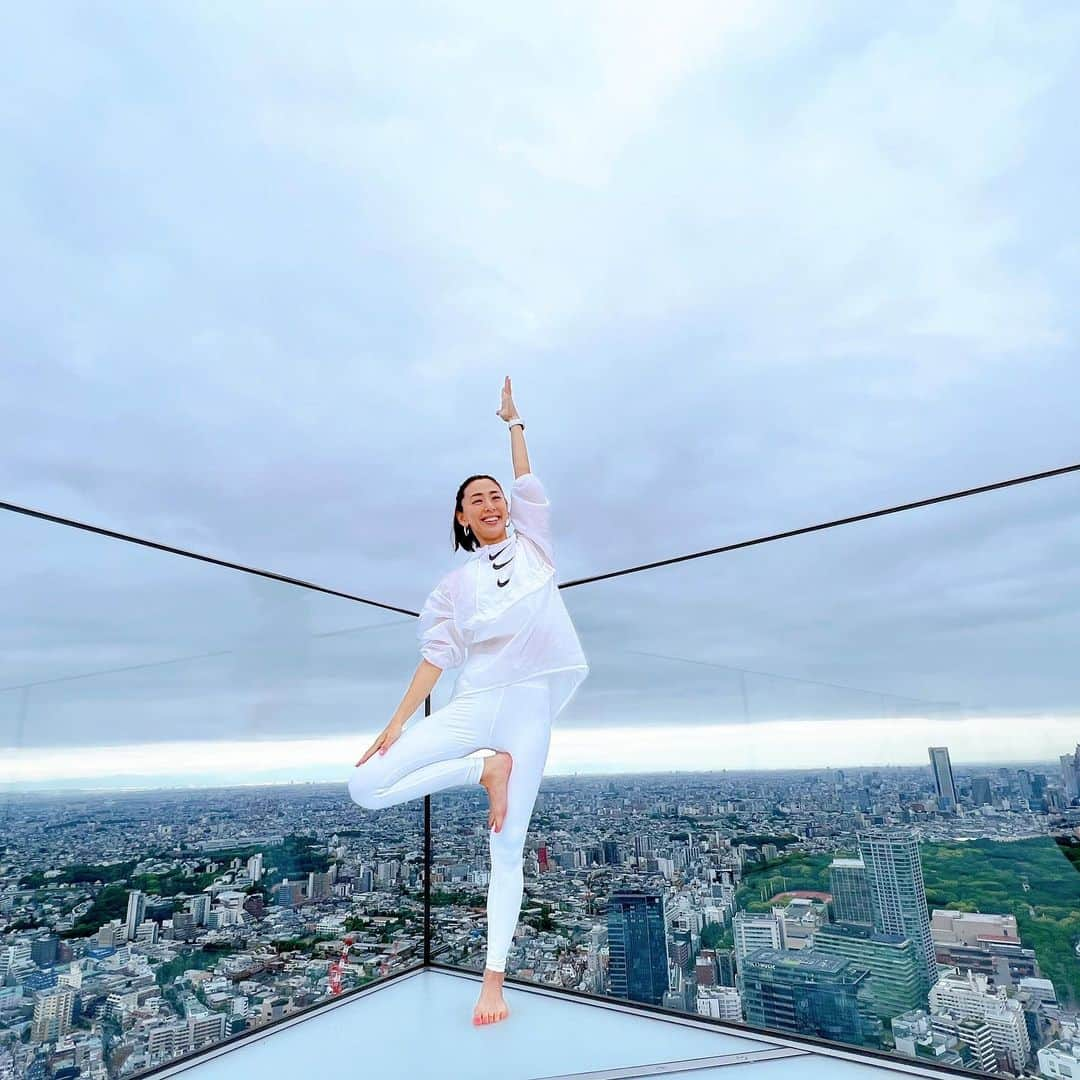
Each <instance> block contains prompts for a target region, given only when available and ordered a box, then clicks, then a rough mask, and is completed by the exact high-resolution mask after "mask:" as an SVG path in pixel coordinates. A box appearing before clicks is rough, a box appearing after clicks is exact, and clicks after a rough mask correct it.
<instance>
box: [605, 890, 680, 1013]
mask: <svg viewBox="0 0 1080 1080" xmlns="http://www.w3.org/2000/svg"><path fill="white" fill-rule="evenodd" d="M664 926H665V923H664V899H663V897H662V896H661V895H660V894H659V893H655V892H644V891H639V890H636V889H624V890H619V891H618V892H615V893H612V896H611V900H610V902H609V905H608V915H607V927H608V953H609V960H608V979H609V981H610V993H611V996H612V997H621V998H627V999H628V1000H630V1001H641V1002H644V1003H645V1004H648V1005H660V1004H661V1003H662V1002H663V1000H664V994H665V993H666V992H667V989H668V956H667V935H666V933H665V929H664Z"/></svg>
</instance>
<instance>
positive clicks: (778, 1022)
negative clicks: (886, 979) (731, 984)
mask: <svg viewBox="0 0 1080 1080" xmlns="http://www.w3.org/2000/svg"><path fill="white" fill-rule="evenodd" d="M868 979H869V972H867V971H866V969H865V968H859V967H856V966H855V965H854V964H853V963H852V962H851V961H850V960H845V959H843V958H842V957H838V956H822V955H821V954H820V953H818V952H816V951H814V950H813V949H802V950H800V951H799V952H785V951H783V950H781V949H755V950H754V951H753V952H752V953H749V954H748V955H747V956H745V957H744V958H743V959H742V960H741V961H740V964H739V975H738V990H739V995H740V996H741V998H742V1003H743V1014H744V1015H745V1017H746V1022H747V1023H748V1024H751V1025H753V1026H755V1027H765V1028H773V1029H775V1030H780V1031H791V1032H796V1033H798V1034H800V1035H816V1036H817V1037H818V1038H822V1039H833V1040H835V1041H837V1042H843V1043H855V1044H873V1043H876V1042H877V1038H878V1035H879V1034H880V1032H881V1022H880V1021H879V1020H878V1019H877V1017H876V1016H875V1015H874V1013H873V1009H872V1007H871V1005H870V1001H869V991H868V989H867V985H866V984H867V980H868Z"/></svg>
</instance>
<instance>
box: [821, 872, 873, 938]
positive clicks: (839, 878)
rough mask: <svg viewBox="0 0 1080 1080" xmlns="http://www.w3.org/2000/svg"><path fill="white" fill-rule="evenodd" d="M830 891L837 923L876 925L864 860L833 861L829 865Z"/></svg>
mask: <svg viewBox="0 0 1080 1080" xmlns="http://www.w3.org/2000/svg"><path fill="white" fill-rule="evenodd" d="M829 890H830V892H831V893H832V908H833V918H834V919H835V920H836V921H837V922H847V923H862V924H863V925H864V926H872V925H873V924H874V909H873V905H872V904H871V902H870V882H869V880H868V879H867V876H866V864H865V863H864V862H863V861H862V859H833V861H832V862H831V863H830V864H829Z"/></svg>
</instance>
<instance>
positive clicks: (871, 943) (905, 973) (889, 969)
mask: <svg viewBox="0 0 1080 1080" xmlns="http://www.w3.org/2000/svg"><path fill="white" fill-rule="evenodd" d="M814 952H817V953H821V954H822V955H823V956H840V957H843V958H845V959H847V960H850V961H851V962H852V964H854V965H855V967H858V968H865V969H866V970H867V971H869V972H870V978H869V981H868V985H869V990H870V999H871V1003H872V1006H873V1009H874V1012H876V1013H877V1015H878V1016H880V1017H881V1018H882V1019H883V1020H891V1019H892V1018H893V1017H894V1016H899V1015H900V1014H901V1013H906V1012H909V1011H910V1010H912V1009H916V1008H918V1007H919V1006H920V1005H921V1004H923V998H922V996H921V995H920V993H919V981H920V980H919V967H918V964H917V963H916V960H915V947H914V945H912V943H911V941H910V939H908V938H906V937H903V936H902V935H901V934H883V933H881V931H879V930H874V929H873V928H872V927H870V926H864V925H862V924H860V923H828V924H826V925H825V926H822V927H821V928H820V929H819V930H818V932H817V933H816V934H815V935H814Z"/></svg>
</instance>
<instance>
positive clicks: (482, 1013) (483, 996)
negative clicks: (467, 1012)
mask: <svg viewBox="0 0 1080 1080" xmlns="http://www.w3.org/2000/svg"><path fill="white" fill-rule="evenodd" d="M504 978H505V976H504V974H503V972H501V971H492V970H491V968H484V985H483V986H482V987H481V988H480V996H479V997H478V998H477V999H476V1007H475V1008H474V1009H473V1014H472V1017H473V1023H474V1024H476V1025H477V1026H479V1025H480V1024H497V1023H498V1022H499V1021H500V1020H505V1019H506V1018H507V1017H508V1016H509V1015H510V1006H509V1005H507V1004H506V1001H505V1000H504V998H503V992H502V986H503V979H504Z"/></svg>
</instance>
